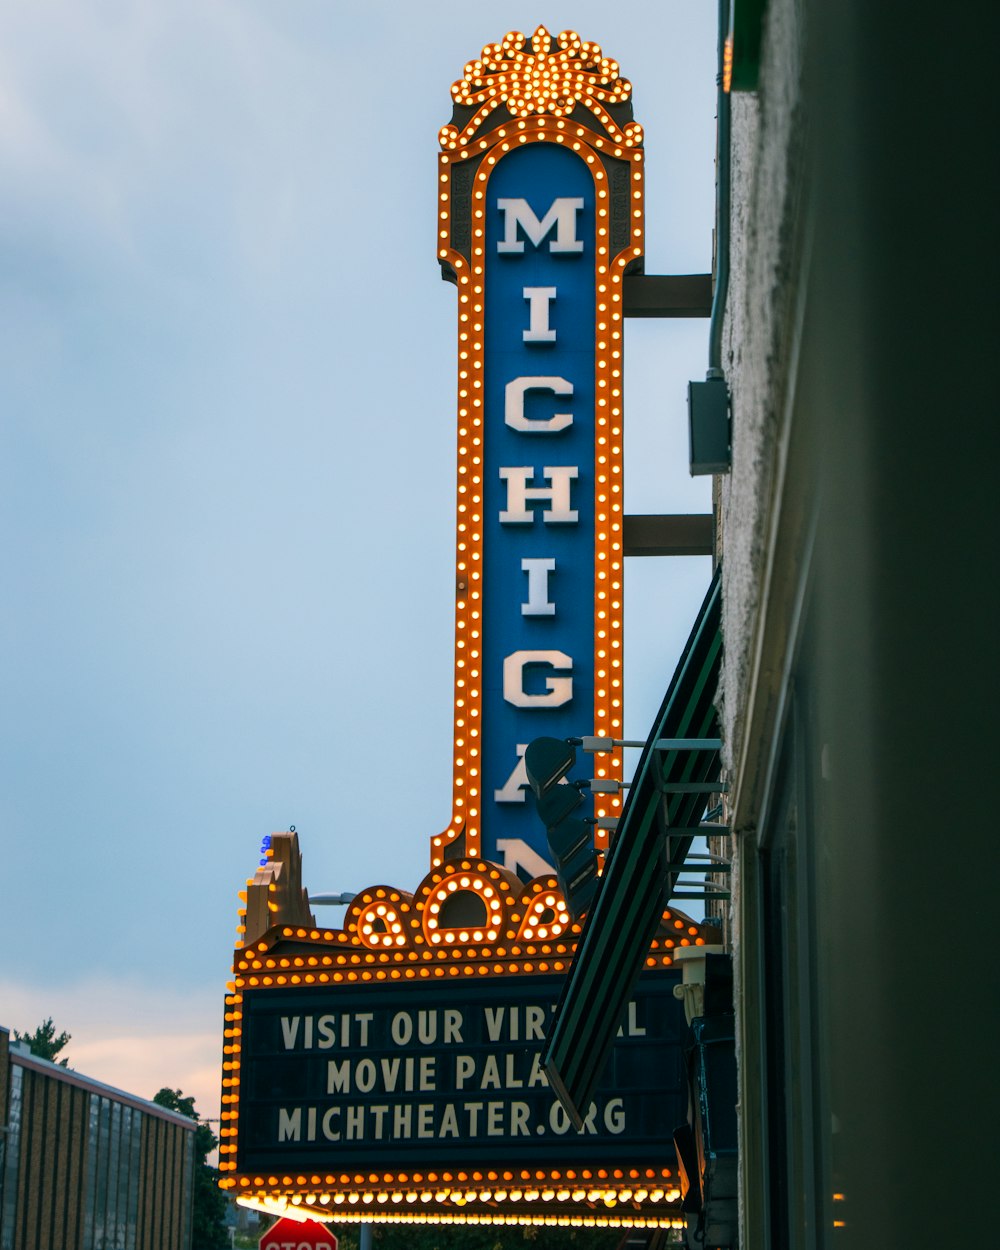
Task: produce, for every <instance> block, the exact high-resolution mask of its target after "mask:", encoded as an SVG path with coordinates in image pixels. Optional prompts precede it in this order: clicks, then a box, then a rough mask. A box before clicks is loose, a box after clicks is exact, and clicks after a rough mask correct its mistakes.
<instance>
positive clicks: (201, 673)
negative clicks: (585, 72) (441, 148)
mask: <svg viewBox="0 0 1000 1250" xmlns="http://www.w3.org/2000/svg"><path fill="white" fill-rule="evenodd" d="M715 9H716V6H715V5H714V4H712V3H709V2H708V0H648V2H645V3H643V2H636V3H630V2H629V0H619V3H616V4H614V5H603V4H598V3H593V2H591V0H581V2H580V3H576V4H565V3H562V2H561V0H560V2H555V0H551V2H549V3H548V4H547V5H546V7H544V8H542V9H535V8H533V7H531V6H528V5H525V4H523V3H520V2H517V3H512V4H510V5H508V6H506V7H504V8H494V6H487V5H482V4H469V3H468V2H467V0H466V2H464V3H460V2H458V0H455V2H451V0H429V2H428V3H425V4H421V5H404V4H402V3H399V0H394V2H393V3H388V2H386V0H366V3H364V4H361V3H354V2H353V0H281V2H280V3H279V2H278V0H208V2H206V0H6V3H4V4H3V6H2V7H0V518H2V540H0V575H2V582H0V586H2V596H0V631H2V632H0V646H2V654H3V663H2V666H0V672H2V677H0V681H2V686H0V735H2V740H0V770H2V773H0V827H2V838H3V859H2V876H3V890H2V895H0V898H2V906H3V911H4V933H5V942H4V947H5V952H6V953H5V957H4V960H3V966H2V970H0V1024H3V1025H6V1026H8V1027H16V1028H21V1029H25V1028H30V1027H33V1026H34V1025H35V1024H37V1023H38V1022H39V1021H40V1020H41V1019H42V1018H43V1017H45V1016H48V1015H52V1016H54V1017H55V1020H56V1024H57V1026H58V1027H59V1028H60V1029H66V1030H68V1031H69V1032H70V1033H72V1034H73V1042H72V1044H71V1046H70V1047H69V1051H68V1053H69V1056H70V1061H71V1063H72V1065H73V1066H74V1067H76V1068H78V1069H79V1070H81V1071H83V1072H86V1073H88V1074H90V1075H93V1076H96V1077H98V1078H99V1079H102V1080H105V1081H107V1082H109V1083H111V1084H114V1085H118V1086H121V1087H123V1088H126V1089H129V1090H131V1091H133V1092H135V1093H137V1094H140V1095H143V1096H146V1097H149V1096H151V1095H152V1094H153V1093H154V1092H155V1091H156V1090H157V1089H158V1088H159V1087H160V1086H161V1085H171V1086H180V1087H181V1088H182V1089H184V1091H185V1092H186V1093H193V1094H195V1096H196V1098H197V1101H198V1105H199V1107H200V1108H201V1109H202V1111H203V1113H204V1114H209V1115H216V1114H217V1107H218V1092H217V1084H218V1079H217V1068H218V1056H219V1047H220V1019H221V1001H222V994H223V991H224V986H225V982H226V979H227V977H228V975H229V971H230V961H231V957H232V945H233V938H234V931H235V924H236V907H237V899H236V892H237V890H239V889H240V888H242V886H243V884H244V881H245V879H246V877H247V876H248V875H250V874H252V872H253V871H254V868H255V866H256V863H257V857H258V856H257V852H258V847H259V844H260V839H261V837H262V836H263V835H264V834H267V833H269V832H271V831H272V830H278V829H287V828H288V827H289V825H291V824H294V825H295V826H296V827H297V829H298V831H299V835H300V839H301V843H302V848H303V853H304V860H305V880H306V884H307V886H308V887H309V888H310V889H311V890H312V891H313V892H316V893H319V892H322V891H340V890H357V889H359V888H361V887H363V886H365V885H369V884H372V883H374V882H376V881H388V882H389V883H391V884H394V885H399V886H402V887H404V888H407V889H412V888H413V887H414V886H415V885H416V884H417V882H418V881H419V880H420V878H421V877H422V876H423V875H424V874H425V873H426V872H427V871H428V868H429V866H430V858H429V849H428V844H429V839H430V838H431V837H432V836H433V835H434V834H436V833H438V832H440V831H441V829H443V828H444V827H445V825H447V823H448V821H449V819H450V817H451V812H450V786H451V783H450V776H451V743H450V734H451V715H452V712H451V702H450V700H451V665H452V629H453V617H452V611H453V594H452V584H453V560H454V547H453V542H454V531H453V525H454V495H453V482H454V459H455V421H454V408H455V402H454V393H455V376H454V359H455V356H454V352H455V347H454V342H455V289H454V287H452V286H449V285H447V284H445V283H442V282H441V280H440V277H439V272H438V267H437V262H436V258H435V227H436V223H435V211H436V200H435V194H436V185H435V183H436V161H435V158H436V152H437V138H436V136H437V130H438V127H439V126H440V125H441V124H442V123H443V122H444V121H446V120H447V119H448V117H449V115H450V97H449V86H450V84H451V82H452V81H453V80H454V79H455V78H457V77H459V76H460V75H461V72H462V69H463V66H464V63H465V62H466V61H467V60H470V59H472V58H474V57H475V56H476V55H478V53H479V50H480V49H481V47H482V45H483V44H484V43H485V42H487V41H493V40H496V39H499V38H500V37H501V36H502V35H503V34H504V33H505V32H506V31H507V30H510V29H520V30H523V31H526V32H530V31H532V30H533V29H534V28H535V26H537V25H538V24H539V23H540V22H544V23H545V24H546V25H547V26H548V27H549V29H550V30H553V31H560V30H563V29H565V28H572V29H575V30H577V31H579V33H580V34H581V35H583V36H584V37H585V38H588V39H594V40H597V41H598V42H600V43H601V44H602V45H603V47H604V49H605V52H606V53H607V54H609V55H611V56H614V57H616V58H617V59H618V60H619V62H620V64H621V67H622V72H623V74H624V75H625V76H626V77H628V78H630V79H631V80H632V82H633V84H634V88H635V96H634V99H635V110H636V116H637V118H638V119H639V120H640V121H642V123H643V124H644V126H645V128H646V146H647V152H648V158H647V159H648V166H647V200H646V207H647V265H646V268H647V272H650V273H692V272H705V271H706V270H708V269H709V267H710V264H711V244H712V215H713V157H714V142H715V140H714V114H715V108H714V104H715V30H714V26H715ZM706 342H707V334H706V323H705V322H703V321H702V322H677V321H673V322H661V323H656V322H635V321H633V322H629V323H628V327H627V338H626V375H625V386H626V482H625V491H626V497H625V506H626V511H627V512H688V511H691V512H698V511H707V510H708V507H709V487H708V479H704V478H699V479H694V480H693V481H692V480H691V479H690V478H689V476H688V473H687V468H686V456H687V447H686V430H685V422H686V415H685V386H686V382H687V381H688V379H689V378H694V377H702V376H703V375H704V369H705V360H706ZM707 566H708V562H707V560H701V559H678V560H645V561H635V560H633V561H630V562H629V565H628V568H627V570H626V597H625V612H626V652H625V671H626V706H625V726H626V735H627V736H630V737H644V736H645V734H646V731H647V730H648V728H649V721H650V719H651V717H652V715H653V712H654V711H655V709H656V706H657V705H658V702H659V699H660V697H661V696H662V692H663V688H664V686H665V684H666V682H667V680H668V679H669V676H670V673H671V672H672V670H673V666H674V662H675V660H676V658H677V655H678V652H679V648H680V646H681V644H682V642H683V639H684V638H685V637H686V635H687V631H688V628H689V626H690V623H691V619H692V616H693V612H694V610H695V608H696V606H697V604H698V602H700V599H701V596H702V594H703V592H704V589H705V587H706V585H707V583H708V577H709V570H708V567H707ZM322 915H323V917H324V919H325V920H326V922H327V923H331V922H333V921H334V920H335V919H338V918H339V915H340V913H339V912H330V911H329V910H325V911H324V912H323V913H322Z"/></svg>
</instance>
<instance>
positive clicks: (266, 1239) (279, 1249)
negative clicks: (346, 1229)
mask: <svg viewBox="0 0 1000 1250" xmlns="http://www.w3.org/2000/svg"><path fill="white" fill-rule="evenodd" d="M259 1244H260V1250H337V1238H336V1237H335V1236H334V1234H333V1233H332V1232H330V1230H329V1229H328V1228H327V1227H326V1225H325V1224H318V1223H317V1222H316V1220H304V1221H302V1222H301V1223H300V1222H299V1221H298V1220H289V1219H281V1220H279V1221H278V1222H277V1224H275V1225H274V1227H273V1228H269V1229H268V1230H267V1232H266V1233H265V1234H264V1235H263V1237H261V1239H260V1243H259Z"/></svg>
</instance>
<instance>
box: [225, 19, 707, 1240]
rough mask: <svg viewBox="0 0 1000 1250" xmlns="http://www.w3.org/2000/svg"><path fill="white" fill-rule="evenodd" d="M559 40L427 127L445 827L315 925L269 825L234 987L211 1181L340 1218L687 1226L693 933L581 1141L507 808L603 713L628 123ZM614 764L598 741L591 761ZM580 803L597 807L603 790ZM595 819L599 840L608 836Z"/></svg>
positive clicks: (555, 984)
mask: <svg viewBox="0 0 1000 1250" xmlns="http://www.w3.org/2000/svg"><path fill="white" fill-rule="evenodd" d="M630 94H631V87H630V85H629V84H628V82H626V81H625V80H624V79H622V78H621V77H620V76H619V72H618V66H617V64H616V63H615V62H614V61H611V60H609V59H608V58H607V57H605V56H604V55H603V53H602V52H601V49H600V48H599V47H598V46H597V45H596V44H593V43H588V42H587V41H585V40H581V39H580V38H579V36H577V35H576V34H574V33H573V32H571V31H566V32H563V33H562V34H560V35H558V36H555V37H554V36H552V35H550V34H549V33H548V32H547V31H545V30H544V29H543V28H539V29H538V30H537V31H536V32H535V33H534V35H532V36H531V37H530V38H526V37H525V36H524V35H523V34H521V33H519V32H512V33H510V34H508V35H506V36H505V37H504V38H503V40H501V41H500V42H499V43H495V44H488V45H487V46H486V47H485V48H484V49H483V52H482V55H481V57H480V58H479V59H477V60H476V61H472V62H470V63H469V64H468V65H467V66H466V67H465V74H464V76H463V77H462V78H461V79H460V80H459V81H458V82H456V83H455V84H454V86H453V88H452V96H453V100H454V113H453V116H452V120H451V122H449V124H448V125H446V126H445V127H443V129H442V130H441V133H440V140H441V148H442V151H441V153H440V156H439V165H438V175H439V183H438V187H439V201H438V211H439V216H438V259H439V261H440V263H441V266H442V270H443V272H444V275H445V276H446V277H447V278H449V279H451V280H452V281H454V282H455V284H456V286H457V292H458V339H457V344H458V405H457V433H458V481H457V518H456V526H457V529H456V537H457V558H456V618H455V619H456V637H455V684H454V781H453V799H452V804H453V806H452V813H453V814H452V818H451V821H450V823H449V825H448V827H447V829H445V830H444V832H443V833H441V834H439V835H437V836H435V837H433V838H432V839H431V848H430V850H431V864H430V870H429V872H428V873H427V875H426V876H425V877H424V879H423V880H422V881H420V882H419V883H418V884H417V885H416V887H415V888H414V889H413V890H412V891H410V890H406V889H402V888H399V887H396V886H391V885H375V886H370V887H367V888H364V889H361V890H359V892H358V893H357V895H356V896H355V897H354V899H353V901H352V902H351V903H350V904H349V906H348V907H347V910H346V913H345V916H344V921H343V927H342V928H341V929H324V928H322V927H319V926H317V925H316V922H315V919H314V917H313V916H312V914H311V913H310V911H309V907H308V900H307V899H306V898H305V895H304V891H303V889H302V882H301V858H300V856H299V853H298V842H297V838H296V836H295V834H294V833H293V832H289V833H288V834H278V835H276V836H275V837H274V838H273V839H270V840H269V844H268V845H267V847H266V848H265V850H264V855H263V860H262V864H261V867H260V869H259V871H258V873H257V875H256V877H255V878H254V879H253V880H252V881H250V882H248V889H247V895H246V899H245V901H246V907H245V909H244V910H243V919H242V922H241V926H240V935H239V936H238V947H237V951H236V957H235V960H234V980H233V983H232V985H231V987H230V989H231V992H230V994H229V995H228V996H227V999H226V1013H225V1044H224V1060H223V1068H224V1073H223V1092H222V1126H221V1129H220V1136H221V1144H220V1163H219V1167H220V1173H221V1176H222V1179H221V1182H220V1183H221V1185H222V1186H223V1187H224V1188H225V1189H227V1190H229V1191H231V1192H233V1193H235V1194H236V1195H237V1196H238V1197H243V1198H244V1200H246V1201H250V1202H253V1201H256V1202H258V1203H260V1202H264V1203H270V1204H271V1208H272V1209H274V1208H275V1206H276V1205H277V1206H278V1207H281V1206H282V1205H283V1206H284V1209H287V1210H289V1211H294V1212H295V1213H296V1214H303V1213H306V1212H308V1211H315V1212H317V1213H318V1214H323V1215H325V1216H327V1217H329V1216H331V1215H335V1216H336V1218H337V1219H346V1220H378V1221H395V1220H401V1219H414V1220H434V1221H437V1222H451V1221H458V1222H492V1221H496V1220H511V1219H513V1220H517V1221H523V1222H531V1223H536V1222H541V1223H549V1222H554V1221H558V1222H574V1223H578V1224H579V1223H582V1224H584V1225H587V1226H591V1225H596V1224H609V1223H613V1224H616V1225H617V1226H625V1225H626V1224H628V1223H630V1222H635V1221H641V1222H642V1223H643V1224H644V1225H645V1226H647V1227H651V1226H657V1227H662V1226H665V1225H669V1224H671V1223H673V1222H675V1221H676V1220H677V1219H678V1211H677V1207H676V1202H677V1199H678V1197H679V1190H678V1189H677V1187H676V1160H675V1157H674V1151H673V1148H672V1144H671V1142H670V1141H669V1140H668V1139H666V1138H665V1137H664V1133H665V1132H666V1133H669V1131H670V1130H671V1129H672V1128H673V1126H674V1125H675V1124H677V1123H680V1122H681V1120H682V1119H683V1117H684V1115H685V1114H686V1103H685V1102H684V1099H683V1095H682V1064H681V1060H680V1052H679V1039H680V1036H681V1031H682V1011H681V1006H680V1004H679V1003H678V1002H677V1000H676V999H674V998H673V997H672V990H673V988H674V986H675V984H676V980H677V977H676V974H675V972H674V970H673V966H672V965H673V954H674V950H675V948H676V947H678V946H683V945H692V944H704V941H705V936H704V934H703V932H702V931H701V929H700V928H699V926H697V925H695V924H694V923H693V922H691V921H690V920H689V919H688V918H687V917H683V916H681V915H679V914H676V913H673V912H671V911H669V910H668V911H665V912H664V916H663V925H664V927H663V928H661V930H660V931H659V932H658V933H657V935H656V936H655V937H654V939H653V940H652V942H651V946H650V950H649V953H648V956H647V959H646V972H645V973H644V976H643V979H642V980H641V982H640V984H639V988H638V990H637V992H636V995H635V998H634V1000H633V1001H632V1003H631V1004H630V1005H629V1008H628V1011H627V1013H626V1018H625V1019H624V1020H623V1021H622V1022H621V1029H622V1031H621V1035H620V1037H619V1039H618V1043H617V1045H616V1047H615V1049H614V1051H613V1055H612V1058H611V1060H610V1062H609V1065H608V1068H607V1070H606V1072H605V1073H604V1079H603V1081H602V1082H601V1083H600V1085H599V1087H598V1092H597V1094H596V1095H595V1098H594V1103H593V1106H592V1107H591V1108H589V1110H588V1115H587V1116H586V1117H585V1124H584V1128H583V1130H582V1131H581V1132H578V1131H577V1130H576V1128H575V1127H573V1126H572V1125H571V1124H570V1122H569V1120H568V1118H567V1117H566V1116H565V1114H564V1113H563V1111H562V1109H561V1107H560V1105H559V1103H558V1102H557V1100H556V1098H555V1096H554V1095H553V1093H552V1091H551V1089H550V1088H549V1087H548V1085H547V1083H546V1080H545V1077H544V1073H543V1072H542V1069H541V1066H540V1059H541V1054H542V1048H543V1042H544V1036H545V1032H546V1029H547V1028H548V1026H549V1022H550V1020H551V1017H552V1011H553V1008H554V1005H555V1003H556V1001H557V998H558V996H559V992H560V987H561V986H562V984H563V982H564V979H565V974H566V972H567V970H568V968H569V966H570V963H571V961H572V959H573V954H574V951H575V948H576V941H577V938H578V936H579V934H580V932H581V927H580V923H579V922H578V921H573V920H572V919H571V917H570V915H569V912H568V910H567V908H566V906H565V900H564V899H563V898H562V896H561V894H560V892H559V889H558V881H557V879H556V877H555V875H554V874H553V873H552V871H551V869H550V866H549V864H548V863H547V846H546V843H545V835H544V830H543V829H542V827H541V824H540V822H539V821H538V819H537V817H536V815H535V813H534V807H533V805H532V804H529V803H528V802H527V801H526V797H525V786H526V776H525V773H524V763H523V752H524V748H525V745H526V744H527V743H528V742H530V741H531V740H532V739H533V738H536V737H539V736H541V735H550V736H555V737H575V736H583V735H590V734H593V735H594V736H597V737H606V738H620V737H621V730H622V719H621V717H622V708H621V698H622V695H621V691H622V602H621V600H622V555H623V551H622V349H623V344H622V283H623V278H624V276H625V274H626V272H628V271H629V270H630V269H634V268H635V267H637V266H638V265H639V264H640V263H641V258H642V230H643V221H642V214H643V153H642V131H641V128H640V127H639V126H638V125H637V123H635V122H634V121H633V120H632V116H631V104H630V102H629V101H630ZM594 775H595V776H596V777H598V778H601V777H603V778H605V779H607V781H608V782H614V781H617V780H619V779H620V776H621V758H620V753H615V754H610V755H605V756H599V757H596V758H595V762H594ZM613 789H614V787H613V786H611V785H609V787H608V790H609V792H608V793H604V792H602V791H595V794H594V800H593V803H594V806H593V814H594V816H595V817H597V818H599V819H600V818H604V819H605V821H606V822H607V824H612V823H613V821H614V818H615V817H616V816H617V814H618V811H619V807H620V802H619V798H618V795H617V793H612V792H610V791H612V790H613ZM606 836H607V834H606V831H605V829H604V828H599V830H598V834H597V837H596V839H595V840H596V842H597V846H598V849H603V847H604V846H605V845H606Z"/></svg>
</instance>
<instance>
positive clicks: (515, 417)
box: [503, 378, 573, 434]
mask: <svg viewBox="0 0 1000 1250" xmlns="http://www.w3.org/2000/svg"><path fill="white" fill-rule="evenodd" d="M526 391H551V392H552V394H553V395H572V394H573V383H572V382H567V381H566V379H565V378H515V379H514V381H513V382H508V383H507V386H506V387H505V388H504V393H503V419H504V421H505V422H506V424H507V425H509V426H510V428H511V429H512V430H520V432H521V433H522V434H558V433H559V431H560V430H565V429H566V428H567V427H568V426H570V425H572V424H573V414H572V413H571V412H555V413H553V414H552V416H551V417H544V418H542V419H541V420H535V421H531V420H529V419H528V418H527V417H526V416H525V415H524V396H525V392H526Z"/></svg>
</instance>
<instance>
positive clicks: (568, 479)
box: [481, 143, 596, 876]
mask: <svg viewBox="0 0 1000 1250" xmlns="http://www.w3.org/2000/svg"><path fill="white" fill-rule="evenodd" d="M485 241H486V248H485V252H486V255H485V283H484V287H485V317H484V322H485V325H484V329H485V333H484V340H485V342H484V453H485V454H484V463H485V466H486V470H485V475H484V494H483V498H484V506H483V513H484V525H483V603H484V624H483V678H482V742H483V757H482V758H483V772H482V783H483V784H482V800H483V801H482V842H481V854H482V855H483V856H484V857H485V858H486V859H489V860H493V861H495V862H497V863H508V864H510V863H512V862H513V863H514V864H516V866H517V867H518V868H519V869H520V870H521V871H522V874H523V875H525V876H532V875H535V874H537V873H539V872H541V871H543V870H544V869H545V867H546V865H547V861H548V848H547V845H546V841H545V831H544V829H543V828H542V826H541V824H540V822H539V821H538V819H537V817H536V816H535V813H534V810H533V805H531V804H529V803H526V802H525V790H524V788H523V785H524V780H525V779H524V775H523V765H522V764H521V757H522V755H523V752H524V747H525V744H526V743H528V742H530V741H531V740H532V739H533V738H536V737H539V736H540V735H543V734H547V735H551V736H554V737H569V736H571V735H578V734H585V733H592V732H593V719H594V495H595V491H594V453H595V446H594V439H595V421H594V411H595V396H594V387H595V304H596V298H595V296H596V292H595V287H596V279H595V187H594V176H593V174H592V172H591V170H590V168H589V167H588V165H587V163H586V161H585V160H584V159H582V158H581V157H580V156H579V155H578V154H577V153H575V152H574V151H572V150H571V149H568V148H566V147H563V146H560V145H556V144H554V143H532V144H530V145H527V146H523V147H518V148H515V149H514V150H512V151H511V152H509V153H508V154H507V155H505V156H503V157H502V158H501V159H500V160H499V161H498V162H497V164H496V168H495V169H494V170H493V171H492V173H491V174H490V177H489V180H488V183H487V189H486V208H485ZM512 847H516V848H518V849H517V850H514V851H512ZM525 848H529V850H528V851H526V849H525ZM530 852H534V856H533V855H532V854H531V853H530Z"/></svg>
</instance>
